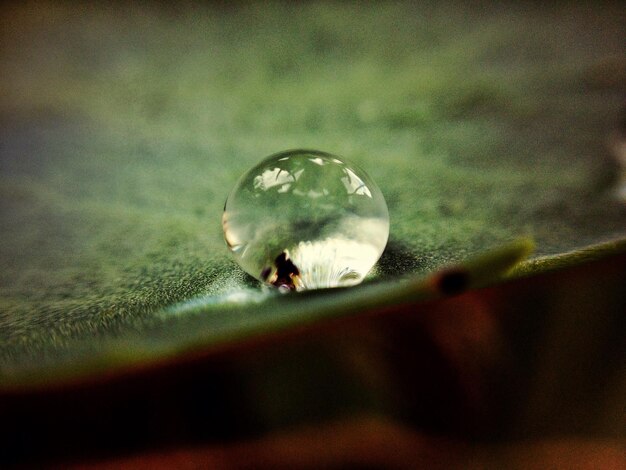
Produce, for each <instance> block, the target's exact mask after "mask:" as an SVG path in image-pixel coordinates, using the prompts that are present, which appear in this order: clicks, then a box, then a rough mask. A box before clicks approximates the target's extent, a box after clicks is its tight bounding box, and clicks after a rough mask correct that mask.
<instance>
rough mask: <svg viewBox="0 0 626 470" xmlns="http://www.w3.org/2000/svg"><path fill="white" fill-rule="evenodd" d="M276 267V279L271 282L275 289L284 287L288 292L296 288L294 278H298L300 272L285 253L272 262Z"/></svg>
mask: <svg viewBox="0 0 626 470" xmlns="http://www.w3.org/2000/svg"><path fill="white" fill-rule="evenodd" d="M274 264H275V265H276V279H275V280H274V281H273V282H272V284H274V285H275V286H276V287H286V288H289V289H290V290H294V289H295V288H296V286H295V284H294V281H293V280H294V278H295V277H297V276H300V270H299V269H298V267H297V266H296V265H295V264H293V262H292V261H291V260H290V259H289V255H288V254H287V252H286V251H283V252H282V253H281V254H280V255H278V256H277V257H276V259H275V260H274Z"/></svg>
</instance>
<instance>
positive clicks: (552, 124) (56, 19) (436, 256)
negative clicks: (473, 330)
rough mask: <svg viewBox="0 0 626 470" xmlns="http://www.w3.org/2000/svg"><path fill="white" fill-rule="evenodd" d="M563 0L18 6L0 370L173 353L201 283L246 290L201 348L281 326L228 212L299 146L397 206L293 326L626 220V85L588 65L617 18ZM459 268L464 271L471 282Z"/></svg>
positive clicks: (4, 100)
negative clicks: (333, 158) (623, 105)
mask: <svg viewBox="0 0 626 470" xmlns="http://www.w3.org/2000/svg"><path fill="white" fill-rule="evenodd" d="M560 8H561V10H559V15H556V16H557V17H558V18H567V21H565V20H561V19H558V18H556V19H555V16H554V15H553V14H547V12H546V10H544V9H543V8H542V7H540V6H533V7H529V8H525V9H524V10H523V12H522V11H520V12H517V13H516V14H515V15H513V13H507V12H504V11H499V10H498V9H493V11H488V12H486V13H485V15H486V16H484V15H483V14H482V13H480V14H479V13H478V12H475V11H471V10H470V9H466V8H465V7H462V6H458V5H435V6H422V7H420V8H417V7H416V6H413V5H412V4H410V3H407V4H403V3H394V4H389V5H384V6H375V5H371V6H368V7H358V8H357V7H356V6H355V5H343V4H332V5H327V4H311V5H306V6H303V7H302V8H301V9H298V10H297V11H291V10H289V9H285V8H282V7H281V6H279V5H268V6H263V7H261V6H258V5H239V6H234V7H232V8H227V9H225V8H220V7H218V6H211V5H209V6H201V7H197V8H195V7H194V8H190V9H189V10H181V11H176V12H172V11H170V10H168V9H167V8H165V7H160V6H157V5H149V6H142V7H141V8H139V7H133V6H128V7H119V8H118V9H112V10H109V9H105V8H104V7H94V8H91V9H88V10H87V9H80V11H79V13H78V14H77V13H76V11H75V10H74V9H73V8H72V7H70V6H67V5H60V4H59V5H56V4H46V5H44V6H38V5H25V6H16V5H13V6H8V5H3V6H2V9H3V10H2V12H0V13H1V14H0V17H1V19H0V28H1V37H2V44H3V47H2V48H1V50H0V90H1V93H0V142H1V147H0V152H1V154H0V170H1V172H0V217H1V221H2V223H1V224H0V240H1V242H0V263H1V265H2V270H1V272H0V371H2V373H3V374H4V376H5V377H9V376H13V374H20V371H21V370H24V371H27V370H34V369H38V368H47V367H51V368H50V370H51V371H56V369H55V368H52V366H54V365H55V364H56V365H58V366H59V367H68V368H69V369H68V370H70V369H71V367H70V366H69V364H74V366H75V369H74V370H75V371H76V372H75V373H76V374H78V373H79V371H78V367H79V365H80V364H94V363H98V364H100V366H99V367H100V368H101V369H109V368H114V367H116V366H119V365H120V364H126V363H127V361H129V360H132V362H135V361H144V360H145V361H149V359H150V358H151V357H156V356H153V354H154V355H161V354H164V348H165V349H166V350H167V351H169V353H172V354H173V353H175V352H176V351H179V350H183V349H185V348H188V347H191V346H190V344H191V343H193V341H195V340H194V338H196V337H195V336H194V335H195V334H196V331H195V330H194V328H196V326H197V324H196V323H195V322H196V321H198V320H197V319H198V318H200V315H202V314H203V313H200V312H197V313H193V312H191V311H188V310H184V309H183V311H180V310H177V309H178V307H176V306H177V305H180V303H181V302H183V303H184V302H188V301H189V300H190V299H194V298H197V297H200V298H205V299H214V300H215V299H228V298H230V299H231V300H232V299H233V298H237V296H239V298H245V299H248V300H250V303H249V304H246V305H239V304H236V305H235V306H232V307H231V306H230V304H229V305H228V306H227V305H223V304H221V303H217V304H214V305H208V304H202V303H201V304H199V305H200V307H199V308H200V310H201V312H204V314H206V315H207V320H206V321H207V324H212V325H222V326H219V327H217V326H216V327H215V330H201V333H198V335H199V336H198V337H197V343H196V345H197V346H202V345H208V344H211V343H212V342H213V341H217V340H220V341H225V338H226V337H227V333H226V332H232V331H243V328H244V327H245V328H249V330H248V331H253V330H254V332H256V334H261V333H263V332H264V331H266V330H268V329H272V328H273V327H274V326H275V323H274V321H275V318H274V317H271V316H270V317H271V323H270V324H266V323H264V322H265V320H267V321H268V322H269V321H270V319H269V318H268V319H264V317H259V316H258V315H257V313H258V311H259V309H260V307H259V306H260V305H265V303H258V302H257V300H258V298H259V297H258V296H259V295H261V294H259V292H260V288H259V286H258V284H257V283H256V282H255V281H253V280H251V279H250V278H248V277H247V276H246V275H244V274H243V273H242V272H241V270H240V269H239V268H238V267H237V266H236V265H235V264H234V263H233V262H232V260H231V259H230V258H229V256H228V253H227V250H226V249H225V247H224V244H223V241H222V236H221V228H220V222H219V221H220V217H221V211H222V206H223V202H224V199H225V197H226V195H227V193H228V192H229V191H230V189H231V187H232V186H233V185H234V183H235V181H236V179H237V178H238V177H239V175H240V174H241V173H243V172H244V171H245V170H246V169H247V168H249V167H250V166H252V165H253V164H255V163H256V162H257V161H258V160H259V159H261V158H263V157H264V156H266V155H268V154H271V153H274V152H276V151H279V150H283V149H287V148H294V147H309V148H319V149H320V150H326V151H330V152H334V153H337V154H340V155H343V156H344V157H346V158H348V159H351V160H353V161H355V162H356V163H357V164H359V166H361V167H363V168H365V169H366V170H367V171H368V173H369V174H370V175H371V176H372V177H373V179H374V180H375V181H377V183H378V184H379V186H380V187H381V189H382V191H383V193H384V194H385V197H386V199H387V202H388V205H389V209H390V214H391V218H392V228H391V238H390V243H389V245H388V248H387V251H386V252H385V254H384V255H383V257H382V259H381V260H380V262H379V265H378V267H377V269H376V272H375V273H374V274H373V275H372V277H371V279H369V280H368V281H369V282H368V283H367V284H366V285H365V286H363V288H361V289H357V290H354V291H351V292H345V293H344V292H338V293H331V294H320V295H319V296H318V295H310V296H302V297H299V298H298V299H297V300H294V301H288V302H287V301H285V302H284V305H283V301H282V299H281V301H280V302H281V307H280V309H279V310H278V311H277V312H275V315H278V316H282V317H281V318H282V320H281V321H285V325H287V323H288V324H289V325H290V327H295V325H297V324H298V323H299V322H300V321H304V319H305V317H301V316H299V313H298V311H300V310H301V309H303V310H306V311H308V312H310V315H311V318H312V317H313V316H314V315H319V316H326V315H328V316H332V315H333V314H335V313H336V314H340V313H341V314H344V313H345V312H349V311H356V308H357V306H358V305H362V303H359V302H363V300H359V299H360V297H359V296H360V295H364V296H365V297H364V298H369V299H371V300H372V301H374V299H375V298H377V297H376V296H377V295H380V296H381V297H380V300H378V301H379V302H383V301H385V302H386V301H387V300H389V301H391V299H396V297H394V295H396V294H393V295H392V294H391V293H389V294H388V295H389V296H390V297H385V295H387V294H386V291H385V289H387V286H390V285H391V286H393V285H396V284H397V283H398V279H400V278H402V277H403V276H408V277H409V278H412V279H420V280H421V279H423V277H424V276H428V275H434V274H433V273H436V272H438V271H439V270H441V269H444V268H445V267H447V266H450V265H455V264H458V263H460V262H462V261H463V260H466V259H468V258H472V257H474V256H478V255H480V254H486V256H489V253H491V252H492V251H491V250H494V249H497V247H500V246H502V245H506V244H507V243H508V242H510V241H511V240H515V239H519V238H520V237H524V236H527V237H532V238H533V239H534V240H535V242H536V255H537V256H538V257H539V258H537V261H533V260H531V262H530V264H526V265H524V267H523V268H520V271H518V273H522V272H523V274H524V275H529V274H532V273H533V272H536V271H541V270H543V269H544V268H545V267H546V266H548V264H547V263H551V261H547V262H546V263H543V262H542V261H541V260H543V259H546V258H542V257H546V256H548V257H550V256H553V255H560V254H563V253H569V252H574V253H576V252H577V250H579V249H581V248H585V247H587V246H589V245H592V244H595V243H599V242H603V241H607V240H611V239H619V238H623V236H624V227H625V226H626V224H625V222H626V212H625V211H624V205H623V202H620V201H619V200H618V199H616V198H615V197H614V196H613V192H612V191H613V184H614V181H616V179H617V178H618V176H619V175H618V173H619V171H620V170H619V168H618V166H617V164H616V163H615V161H613V160H612V159H611V157H610V155H609V154H608V153H607V150H606V145H605V143H606V140H607V139H608V136H609V135H610V134H611V132H612V130H613V129H612V127H611V126H612V123H613V122H617V119H618V113H619V112H620V109H619V99H618V98H619V97H620V96H621V93H622V91H623V89H622V88H620V87H622V86H623V85H621V84H620V83H621V82H620V81H619V80H618V81H615V80H613V81H611V80H608V81H607V80H604V79H602V80H600V81H601V82H602V84H603V85H602V86H600V87H599V86H594V85H593V83H594V79H593V77H596V75H597V73H596V72H594V73H591V74H590V72H589V71H590V70H591V71H597V70H598V67H597V65H598V64H597V61H601V62H602V63H604V62H606V59H607V58H611V57H614V56H615V55H618V56H620V57H621V52H622V51H621V49H620V46H619V45H620V44H622V41H621V39H622V28H621V25H620V20H619V18H620V15H619V13H620V12H619V10H618V7H617V6H608V7H602V8H600V7H597V8H596V10H595V11H594V15H595V16H594V18H597V21H598V22H599V24H601V25H602V27H601V28H597V29H593V28H592V29H591V30H590V29H589V28H588V22H589V17H590V15H589V14H588V12H587V11H586V10H585V8H582V7H578V6H576V5H571V6H562V7H560ZM590 8H591V7H590ZM555 22H557V23H558V24H559V27H558V28H555V27H554V23H555ZM276 25H281V27H276ZM512 25H515V26H514V27H512ZM580 30H585V31H588V34H586V35H585V36H584V37H580V36H579V34H578V33H579V31H580ZM571 37H576V38H577V40H576V41H573V40H570V39H571ZM589 50H594V54H593V56H592V55H590V54H589V53H588V51H589ZM590 80H591V82H590ZM590 90H592V91H590ZM496 252H497V251H496ZM547 259H552V258H547ZM507 263H508V261H507ZM505 264H506V263H505ZM485 266H490V265H489V264H488V263H487V264H485ZM507 266H508V264H507ZM499 268H501V266H499V267H498V269H496V270H494V271H493V272H488V271H485V272H481V274H480V277H479V279H482V280H484V283H490V282H495V281H496V280H497V279H499V275H500V270H499ZM470 271H471V269H470ZM471 272H474V271H471ZM477 272H478V271H476V273H477ZM462 277H463V276H461V277H460V278H459V277H458V276H457V278H456V281H454V279H455V278H454V277H452V278H450V277H448V278H447V279H448V280H450V279H453V281H454V282H451V284H452V290H454V287H455V285H458V283H459V282H460V284H461V285H462V284H463V282H462V281H463V279H462ZM419 282H421V281H419ZM478 285H483V282H482V281H481V282H479V283H478ZM390 292H391V291H390ZM398 295H400V294H398ZM411 295H413V294H411ZM246 296H248V297H246ZM368 296H369V297H368ZM323 299H326V300H323ZM385 299H387V300H385ZM393 301H396V300H393ZM220 302H221V300H220ZM334 302H336V303H334ZM183 305H187V304H183ZM268 305H269V304H268ZM331 306H332V308H331ZM263 308H265V307H263ZM326 308H328V310H323V309H326ZM317 309H322V310H319V311H318V310H317ZM237 312H238V313H237ZM190 317H193V318H194V320H190ZM211 322H215V323H211ZM285 327H286V326H285ZM212 328H213V327H212ZM238 328H242V330H239V329H238ZM167 331H172V332H173V333H172V337H171V340H170V341H169V342H166V343H167V347H165V346H164V344H165V343H163V342H162V336H163V335H165V333H166V332H167ZM228 334H230V333H228ZM233 338H234V336H233ZM112 344H115V345H117V346H116V347H120V348H121V349H120V350H119V351H118V352H115V353H114V352H112V351H111V350H110V349H109V348H110V346H109V345H112ZM122 345H124V346H122ZM116 354H117V356H116ZM89 367H91V366H89ZM99 367H95V369H94V370H98V369H99ZM7 380H8V379H7Z"/></svg>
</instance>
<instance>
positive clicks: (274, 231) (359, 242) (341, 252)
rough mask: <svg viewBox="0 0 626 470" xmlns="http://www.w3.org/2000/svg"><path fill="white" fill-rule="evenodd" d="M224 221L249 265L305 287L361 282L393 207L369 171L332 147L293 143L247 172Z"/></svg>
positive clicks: (268, 278)
mask: <svg viewBox="0 0 626 470" xmlns="http://www.w3.org/2000/svg"><path fill="white" fill-rule="evenodd" d="M222 225H223V228H224V238H225V240H226V243H227V245H228V247H229V248H230V250H231V252H232V253H233V255H234V256H235V258H236V260H237V262H238V263H239V264H240V265H241V267H242V268H243V269H244V270H245V271H246V272H248V273H249V274H251V275H252V276H254V277H255V278H257V279H259V280H261V281H263V282H265V283H266V284H271V285H274V286H276V287H278V288H279V289H280V290H282V291H287V290H298V291H300V290H307V289H319V288H325V287H341V286H350V285H355V284H358V283H360V282H361V281H362V280H363V278H364V277H365V275H366V274H367V273H368V272H369V271H370V269H371V268H372V267H373V266H374V264H375V263H376V261H377V260H378V258H380V255H381V254H382V252H383V250H384V249H385V245H386V244H387V238H388V236H389V212H388V211H387V204H386V203H385V199H384V197H383V195H382V193H381V192H380V189H378V186H376V184H375V183H374V182H373V181H372V180H371V178H370V177H369V176H368V175H367V174H366V173H365V172H364V171H363V170H361V169H359V168H358V167H356V166H354V165H352V164H349V163H347V162H346V161H345V160H343V159H340V158H339V157H337V156H335V155H331V154H328V153H325V152H319V151H316V150H293V151H287V152H281V153H278V154H275V155H272V156H270V157H268V158H266V159H265V160H263V161H262V162H261V163H259V164H258V165H257V166H255V167H254V168H252V169H251V170H250V171H248V172H247V173H245V174H244V175H243V176H242V177H241V178H240V179H239V181H238V182H237V184H236V186H235V188H234V189H233V190H232V192H231V193H230V195H229V196H228V199H227V200H226V205H225V207H224V215H223V218H222Z"/></svg>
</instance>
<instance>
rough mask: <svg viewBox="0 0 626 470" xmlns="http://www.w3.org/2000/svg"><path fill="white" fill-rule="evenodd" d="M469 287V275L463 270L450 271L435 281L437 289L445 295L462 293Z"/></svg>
mask: <svg viewBox="0 0 626 470" xmlns="http://www.w3.org/2000/svg"><path fill="white" fill-rule="evenodd" d="M468 285H469V273H468V272H467V271H466V270H464V269H451V270H449V271H446V272H444V273H443V274H442V275H441V276H440V277H439V279H438V280H437V288H438V289H439V290H440V291H441V292H442V293H443V294H446V295H454V294H458V293H460V292H463V291H464V290H465V289H467V287H468Z"/></svg>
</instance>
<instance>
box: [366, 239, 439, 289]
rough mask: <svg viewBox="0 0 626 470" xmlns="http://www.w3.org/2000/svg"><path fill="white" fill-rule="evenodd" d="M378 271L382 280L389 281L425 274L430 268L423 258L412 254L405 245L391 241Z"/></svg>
mask: <svg viewBox="0 0 626 470" xmlns="http://www.w3.org/2000/svg"><path fill="white" fill-rule="evenodd" d="M376 269H377V271H378V274H379V276H380V278H381V279H387V278H392V277H398V276H404V275H406V274H414V273H421V272H425V271H426V270H427V269H428V266H427V263H426V261H425V259H424V258H423V257H420V256H419V255H417V254H416V253H414V252H412V251H411V250H410V249H409V247H408V246H406V245H405V244H404V243H402V242H399V241H397V240H389V242H388V243H387V247H386V248H385V251H384V252H383V254H382V256H381V257H380V259H379V260H378V264H377V265H376Z"/></svg>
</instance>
